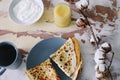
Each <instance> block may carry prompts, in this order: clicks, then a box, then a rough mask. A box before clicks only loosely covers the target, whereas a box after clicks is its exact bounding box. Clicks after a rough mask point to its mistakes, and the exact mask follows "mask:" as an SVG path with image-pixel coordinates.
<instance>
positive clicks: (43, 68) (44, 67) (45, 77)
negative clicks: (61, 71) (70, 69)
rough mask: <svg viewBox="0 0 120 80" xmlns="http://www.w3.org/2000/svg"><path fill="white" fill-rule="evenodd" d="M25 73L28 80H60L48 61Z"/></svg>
mask: <svg viewBox="0 0 120 80" xmlns="http://www.w3.org/2000/svg"><path fill="white" fill-rule="evenodd" d="M25 73H26V75H27V77H28V80H60V78H59V77H58V75H57V72H56V71H55V69H54V67H53V65H52V63H51V62H50V59H47V60H46V61H44V62H43V63H41V64H39V65H37V66H35V67H33V68H31V69H29V70H27V71H26V72H25Z"/></svg>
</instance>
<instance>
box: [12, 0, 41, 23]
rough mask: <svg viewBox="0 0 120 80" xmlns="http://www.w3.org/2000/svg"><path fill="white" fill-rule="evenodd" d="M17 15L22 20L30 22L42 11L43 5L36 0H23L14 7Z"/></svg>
mask: <svg viewBox="0 0 120 80" xmlns="http://www.w3.org/2000/svg"><path fill="white" fill-rule="evenodd" d="M13 11H14V14H15V16H16V17H17V18H18V19H19V20H20V21H22V22H25V23H26V22H30V21H32V20H33V19H34V18H36V17H37V16H38V14H39V13H40V12H41V7H40V6H39V5H38V3H37V2H36V1H35V0H21V1H20V2H19V3H18V4H17V5H16V6H15V7H14V8H13Z"/></svg>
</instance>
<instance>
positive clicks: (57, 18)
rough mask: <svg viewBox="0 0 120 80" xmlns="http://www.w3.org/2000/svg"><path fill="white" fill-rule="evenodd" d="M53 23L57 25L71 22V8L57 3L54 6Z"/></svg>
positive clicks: (61, 25) (63, 25) (65, 25)
mask: <svg viewBox="0 0 120 80" xmlns="http://www.w3.org/2000/svg"><path fill="white" fill-rule="evenodd" d="M54 23H55V24H56V25H57V26H59V27H67V26H69V25H70V24H71V9H70V8H69V6H67V5H66V4H58V5H57V6H56V7H55V8H54Z"/></svg>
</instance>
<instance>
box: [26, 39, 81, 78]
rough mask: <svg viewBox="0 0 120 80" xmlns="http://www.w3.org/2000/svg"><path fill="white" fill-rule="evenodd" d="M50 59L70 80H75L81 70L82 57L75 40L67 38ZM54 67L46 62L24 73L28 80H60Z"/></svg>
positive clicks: (48, 61)
mask: <svg viewBox="0 0 120 80" xmlns="http://www.w3.org/2000/svg"><path fill="white" fill-rule="evenodd" d="M50 58H51V59H52V60H53V61H54V62H55V63H56V64H57V66H58V67H59V68H60V69H61V70H62V71H63V72H64V73H65V74H66V75H67V76H68V77H70V78H71V79H72V80H77V78H78V76H79V74H80V73H81V70H82V57H81V53H80V47H79V43H78V41H77V39H76V38H69V39H68V40H67V41H66V42H65V43H64V44H63V45H62V46H61V47H60V48H59V49H58V50H57V51H56V52H55V53H53V54H52V55H50ZM53 66H54V65H52V63H51V62H50V60H49V59H48V60H46V61H45V62H43V63H41V64H40V65H38V66H36V67H34V68H31V69H29V70H27V71H26V75H27V76H28V80H60V78H59V77H58V74H57V72H56V71H55V69H54V67H53Z"/></svg>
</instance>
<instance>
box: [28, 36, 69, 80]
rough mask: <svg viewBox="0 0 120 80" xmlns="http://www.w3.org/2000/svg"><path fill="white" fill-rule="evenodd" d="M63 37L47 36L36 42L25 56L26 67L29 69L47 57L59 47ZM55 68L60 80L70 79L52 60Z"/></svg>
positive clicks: (63, 40)
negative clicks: (26, 56) (47, 37)
mask: <svg viewBox="0 0 120 80" xmlns="http://www.w3.org/2000/svg"><path fill="white" fill-rule="evenodd" d="M65 41H66V40H65V39H63V38H57V37H54V38H49V39H45V40H42V41H40V42H39V43H37V44H36V45H35V46H34V47H33V48H32V50H31V51H30V53H29V55H28V58H27V69H30V68H32V67H34V66H36V65H38V64H40V63H42V62H43V61H45V60H46V59H48V58H49V56H50V55H51V54H53V53H54V52H55V51H56V50H57V49H59V48H60V47H61V46H62V45H63V44H64V43H65ZM52 63H53V65H54V67H55V69H56V70H57V73H58V75H59V76H60V78H61V80H70V79H69V78H68V77H67V76H66V75H65V74H64V73H63V72H62V71H61V70H60V69H59V68H58V67H57V66H56V64H55V63H54V62H52Z"/></svg>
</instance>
